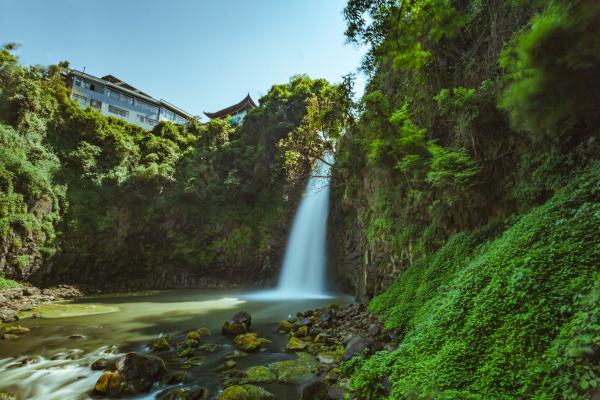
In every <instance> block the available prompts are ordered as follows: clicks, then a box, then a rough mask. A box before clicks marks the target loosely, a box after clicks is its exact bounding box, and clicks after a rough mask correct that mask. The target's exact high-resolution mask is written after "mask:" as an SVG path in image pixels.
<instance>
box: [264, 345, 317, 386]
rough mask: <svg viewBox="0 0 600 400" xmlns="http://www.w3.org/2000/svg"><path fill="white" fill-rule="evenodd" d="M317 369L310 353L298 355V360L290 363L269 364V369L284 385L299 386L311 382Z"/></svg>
mask: <svg viewBox="0 0 600 400" xmlns="http://www.w3.org/2000/svg"><path fill="white" fill-rule="evenodd" d="M316 368H317V363H316V361H315V359H314V357H313V356H311V355H310V354H308V353H298V358H296V359H295V360H289V361H278V362H274V363H272V364H269V369H270V370H271V371H273V373H275V375H276V376H277V380H278V381H280V382H284V383H293V384H299V383H304V382H306V381H308V380H310V379H311V378H312V377H313V376H314V374H315V372H316Z"/></svg>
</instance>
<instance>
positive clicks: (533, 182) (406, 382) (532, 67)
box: [334, 0, 600, 399]
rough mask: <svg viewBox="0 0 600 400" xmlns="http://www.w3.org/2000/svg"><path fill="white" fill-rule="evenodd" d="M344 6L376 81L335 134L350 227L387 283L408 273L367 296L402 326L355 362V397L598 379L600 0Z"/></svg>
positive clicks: (541, 388) (555, 385)
mask: <svg viewBox="0 0 600 400" xmlns="http://www.w3.org/2000/svg"><path fill="white" fill-rule="evenodd" d="M345 16H346V19H347V22H348V30H347V32H346V34H347V36H348V38H349V40H350V41H351V42H356V43H360V44H364V45H367V46H369V49H370V51H369V53H368V55H367V57H366V58H365V62H364V64H363V69H364V70H365V71H366V72H367V73H368V74H369V76H370V81H369V84H368V87H367V90H366V93H365V95H364V97H363V98H362V99H361V101H360V103H359V104H358V107H359V118H358V120H357V122H356V124H355V125H354V126H352V127H351V128H350V129H349V130H348V134H347V135H345V136H344V137H342V138H341V140H340V142H339V145H338V152H337V161H338V162H337V164H336V175H335V178H336V179H335V186H334V189H335V193H336V196H337V197H338V199H340V200H341V201H342V202H343V207H342V212H343V218H338V221H343V222H342V223H343V224H344V226H341V227H338V229H343V230H344V231H350V232H352V231H355V230H357V229H358V230H359V231H360V232H361V234H362V241H363V243H362V244H361V245H362V246H363V247H364V248H365V249H366V251H367V252H368V253H367V254H368V257H369V258H368V259H367V260H369V261H366V262H370V263H373V265H368V266H367V270H369V268H375V269H376V272H374V273H372V272H370V273H372V274H374V275H375V276H376V277H375V278H372V279H373V280H376V282H375V285H376V287H375V289H376V290H377V289H381V287H383V286H384V285H385V280H384V279H385V278H388V281H389V280H391V278H392V277H396V280H395V283H393V284H392V286H391V287H389V289H387V290H386V291H385V292H383V293H382V294H380V295H379V296H377V297H375V299H374V300H373V301H372V302H371V303H370V308H371V309H372V310H373V311H374V312H376V313H378V314H380V315H381V317H382V319H383V320H384V321H386V327H387V328H388V329H389V330H392V331H395V332H397V333H398V334H399V336H400V339H399V340H398V343H396V344H397V347H395V349H394V350H392V351H387V352H381V353H377V354H375V355H373V356H372V357H370V358H365V359H356V360H354V361H353V362H351V363H348V364H346V365H345V369H346V371H345V372H346V374H347V375H348V376H350V386H351V389H352V390H351V393H352V398H357V399H378V398H388V397H389V398H394V399H410V398H423V399H431V398H447V399H467V398H473V399H489V398H506V399H513V398H540V399H559V398H562V399H571V398H587V397H589V395H590V394H591V393H592V392H593V391H594V390H595V388H597V387H598V386H599V380H598V377H599V375H600V367H599V364H598V349H599V348H600V347H599V346H600V325H599V324H600V321H599V319H598V318H599V315H600V299H599V297H598V293H599V291H600V287H599V286H598V281H599V278H600V275H598V265H600V264H599V263H600V253H599V251H600V249H599V247H598V226H599V221H598V218H599V216H600V209H599V208H598V200H599V198H598V193H599V192H598V190H599V189H598V188H599V186H598V185H599V182H600V169H599V167H598V165H597V161H596V160H598V154H599V150H600V148H599V143H600V142H599V139H600V128H599V127H600V124H599V121H598V118H599V116H600V108H599V104H600V87H599V86H598V77H600V41H599V38H600V31H599V28H600V4H599V3H598V2H597V1H594V0H576V1H566V0H552V1H548V2H540V1H534V0H532V1H526V0H522V1H495V0H489V1H474V0H417V1H396V0H350V1H349V4H348V6H347V8H346V10H345ZM594 163H596V164H594ZM565 186H566V188H565ZM562 188H564V189H562ZM374 255H375V256H376V257H375V256H374ZM342 262H343V261H342ZM397 271H400V272H399V273H398V272H397ZM392 274H393V275H392ZM390 275H392V276H390ZM385 380H387V381H388V382H391V383H392V389H391V392H387V390H386V385H385V384H384V381H385Z"/></svg>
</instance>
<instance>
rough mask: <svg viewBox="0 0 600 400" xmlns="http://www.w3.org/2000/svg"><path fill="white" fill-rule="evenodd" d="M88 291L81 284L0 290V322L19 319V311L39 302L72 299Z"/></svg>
mask: <svg viewBox="0 0 600 400" xmlns="http://www.w3.org/2000/svg"><path fill="white" fill-rule="evenodd" d="M88 293H90V290H89V289H86V288H84V287H81V286H73V285H58V286H55V287H50V288H45V289H40V288H37V287H35V286H30V285H26V286H22V287H18V288H11V289H2V290H0V322H4V323H11V322H16V321H18V320H19V316H18V314H19V312H22V311H31V312H33V316H35V309H36V307H37V306H39V305H40V304H48V303H51V302H54V301H61V300H72V299H76V298H78V297H82V296H84V295H86V294H88Z"/></svg>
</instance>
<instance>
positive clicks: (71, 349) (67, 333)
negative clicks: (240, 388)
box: [0, 290, 352, 400]
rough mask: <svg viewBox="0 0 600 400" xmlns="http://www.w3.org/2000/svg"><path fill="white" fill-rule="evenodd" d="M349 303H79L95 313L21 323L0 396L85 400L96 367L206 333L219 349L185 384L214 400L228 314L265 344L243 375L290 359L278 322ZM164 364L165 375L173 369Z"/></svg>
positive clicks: (0, 373)
mask: <svg viewBox="0 0 600 400" xmlns="http://www.w3.org/2000/svg"><path fill="white" fill-rule="evenodd" d="M350 302H352V298H351V297H350V296H344V295H333V296H331V297H330V298H312V299H311V298H301V299H298V300H293V299H286V300H284V301H282V300H281V299H278V300H269V299H268V298H266V299H262V300H260V297H258V298H257V296H252V293H249V292H240V291H232V290H177V291H153V292H135V293H125V294H117V295H101V296H96V297H86V298H82V299H78V300H77V301H75V302H72V303H70V304H75V305H80V306H82V308H83V309H84V310H85V312H102V313H98V314H90V315H79V316H66V317H60V316H59V317H58V318H26V319H22V320H21V321H19V324H20V325H21V326H25V327H28V328H30V329H31V332H29V333H27V334H25V335H21V336H19V338H18V339H14V340H3V341H0V391H2V390H5V391H9V392H12V393H14V394H15V395H16V396H17V398H18V399H46V400H53V399H61V400H65V399H74V400H77V399H89V398H91V396H92V389H93V387H94V384H95V382H96V380H97V379H98V378H99V377H100V375H101V373H102V371H93V370H92V369H91V368H90V365H91V363H92V362H94V361H95V360H97V359H99V358H102V357H105V358H114V357H116V356H118V355H119V354H121V353H125V352H129V351H136V352H142V353H147V352H149V351H150V349H149V347H148V345H149V344H150V343H151V342H152V341H153V340H154V339H156V338H157V337H158V336H159V335H161V334H170V335H171V337H173V338H178V337H183V336H184V335H185V333H186V332H188V331H191V330H197V329H199V328H200V327H207V328H209V329H210V330H211V335H210V336H207V337H204V338H202V343H214V344H219V345H222V346H223V347H222V349H221V350H218V351H215V352H213V353H207V354H206V359H205V361H204V363H203V364H202V365H199V366H193V367H192V368H190V369H189V370H188V374H187V378H186V380H185V384H186V385H189V384H195V385H200V386H203V387H206V388H208V389H209V390H210V392H211V398H216V396H217V395H218V393H219V390H222V387H223V374H222V373H219V372H217V371H215V369H216V368H217V367H218V366H219V365H221V364H222V363H223V362H224V361H226V360H227V359H226V358H225V356H226V355H228V354H231V353H232V351H233V346H232V341H231V339H229V338H226V337H224V336H221V335H220V329H221V326H222V324H223V322H224V321H226V320H227V319H229V318H230V317H231V315H232V314H234V313H235V312H237V311H240V310H244V311H247V312H249V313H251V314H252V330H253V331H254V332H257V333H259V334H260V335H261V336H262V337H265V338H268V339H270V340H272V343H270V344H268V345H267V346H266V348H265V351H261V352H258V353H251V354H249V355H248V356H247V357H243V358H236V359H235V361H236V362H237V363H238V367H239V368H241V369H244V368H247V367H250V366H254V365H264V364H268V363H271V362H275V361H281V360H288V359H293V358H295V355H294V354H292V353H289V352H286V351H285V346H286V343H287V339H288V338H287V335H282V334H279V333H277V331H276V330H277V325H278V323H279V321H280V320H282V319H286V318H288V316H290V315H292V316H294V315H295V314H296V313H297V312H299V311H304V310H307V309H314V308H318V307H324V306H327V305H329V304H331V303H336V304H346V303H350ZM59 315H60V314H59ZM172 358H176V357H174V356H173V357H172ZM164 359H165V362H166V364H167V368H168V369H169V366H171V365H174V363H176V362H177V360H176V359H170V358H169V357H164ZM262 386H263V387H264V388H265V389H267V390H269V391H271V392H272V393H274V394H275V396H276V398H279V399H295V398H298V395H299V390H300V387H299V386H298V385H293V384H285V383H277V382H275V383H270V384H266V385H262ZM163 390H165V387H164V386H163V387H161V388H160V390H156V391H153V392H150V393H149V394H147V395H145V396H141V397H134V398H138V399H141V398H143V399H154V398H155V397H156V395H157V393H158V392H159V391H160V392H162V391H163ZM94 398H98V397H97V396H94Z"/></svg>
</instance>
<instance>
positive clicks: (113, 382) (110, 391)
mask: <svg viewBox="0 0 600 400" xmlns="http://www.w3.org/2000/svg"><path fill="white" fill-rule="evenodd" d="M94 391H95V392H96V393H102V394H105V395H108V396H118V395H120V394H121V393H122V392H123V379H122V377H121V375H120V374H119V373H118V372H116V371H105V372H104V373H103V374H102V375H100V378H98V380H97V381H96V385H95V386H94Z"/></svg>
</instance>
